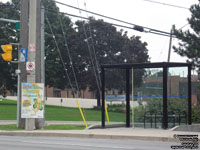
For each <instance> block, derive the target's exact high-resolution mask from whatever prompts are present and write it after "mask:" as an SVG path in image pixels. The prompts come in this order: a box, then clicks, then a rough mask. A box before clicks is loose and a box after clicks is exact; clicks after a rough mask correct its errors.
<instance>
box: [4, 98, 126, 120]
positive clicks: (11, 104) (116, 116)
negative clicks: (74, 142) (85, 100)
mask: <svg viewBox="0 0 200 150" xmlns="http://www.w3.org/2000/svg"><path fill="white" fill-rule="evenodd" d="M82 110H83V113H84V116H85V119H86V121H101V110H100V109H99V110H98V109H82ZM16 113H17V102H16V101H12V100H8V99H3V101H0V120H16V116H17V114H16ZM45 119H46V120H47V121H82V118H81V115H80V112H79V109H78V108H70V107H62V106H52V105H46V107H45ZM109 119H110V121H115V122H125V119H126V116H125V113H120V112H109Z"/></svg>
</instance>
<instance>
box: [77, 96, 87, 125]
mask: <svg viewBox="0 0 200 150" xmlns="http://www.w3.org/2000/svg"><path fill="white" fill-rule="evenodd" d="M76 102H77V105H78V108H79V111H80V113H81V117H82V119H83V122H84V124H85V127H86V128H87V127H88V126H87V123H86V121H85V117H84V115H83V112H82V110H81V106H80V104H79V101H78V99H76Z"/></svg>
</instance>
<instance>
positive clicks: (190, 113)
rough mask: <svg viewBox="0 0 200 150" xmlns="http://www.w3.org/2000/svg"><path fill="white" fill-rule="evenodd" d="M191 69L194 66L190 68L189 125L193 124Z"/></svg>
mask: <svg viewBox="0 0 200 150" xmlns="http://www.w3.org/2000/svg"><path fill="white" fill-rule="evenodd" d="M191 69H192V66H191V65H189V66H188V124H189V125H191V124H192V97H191V95H192V90H191V89H192V85H191Z"/></svg>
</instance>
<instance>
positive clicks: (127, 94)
mask: <svg viewBox="0 0 200 150" xmlns="http://www.w3.org/2000/svg"><path fill="white" fill-rule="evenodd" d="M126 127H130V70H129V69H126Z"/></svg>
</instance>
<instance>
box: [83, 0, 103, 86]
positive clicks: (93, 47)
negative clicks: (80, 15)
mask: <svg viewBox="0 0 200 150" xmlns="http://www.w3.org/2000/svg"><path fill="white" fill-rule="evenodd" d="M84 6H85V10H87V6H86V2H84ZM86 15H87V18H89V16H88V13H86ZM88 27H89V32H90V37H91V41H92V49H93V53H94V60H95V63H96V66H97V67H96V68H97V75H98V78H99V83H100V86H101V82H100V81H101V78H100V73H99V63H98V61H97V57H96V50H95V46H94V40H93V36H92V31H91V26H90V21H88Z"/></svg>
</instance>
